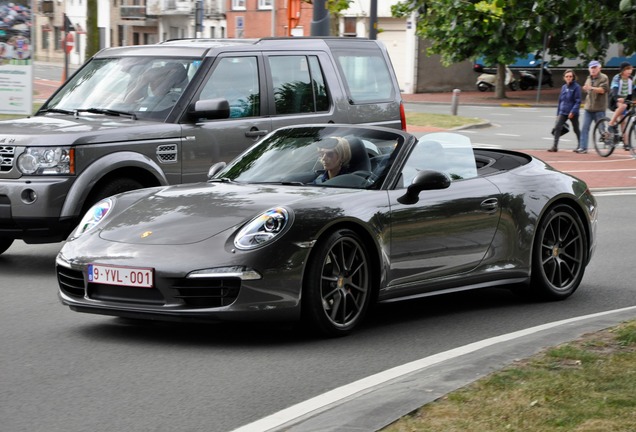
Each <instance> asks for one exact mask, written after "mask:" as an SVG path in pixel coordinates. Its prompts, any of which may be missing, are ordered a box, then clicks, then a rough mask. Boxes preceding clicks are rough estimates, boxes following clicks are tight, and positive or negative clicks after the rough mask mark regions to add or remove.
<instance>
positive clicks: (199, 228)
mask: <svg viewBox="0 0 636 432" xmlns="http://www.w3.org/2000/svg"><path fill="white" fill-rule="evenodd" d="M352 192H355V191H352V190H351V189H346V190H345V189H333V188H329V189H328V188H320V187H302V186H281V185H245V184H234V183H201V184H196V185H180V186H172V187H168V188H164V189H154V190H153V192H152V193H150V194H146V195H144V197H143V198H141V199H138V200H137V201H135V202H133V203H132V204H129V203H128V202H126V200H125V199H124V200H120V199H117V201H116V202H115V208H114V209H113V210H114V211H115V214H114V215H113V216H111V217H109V218H108V219H107V220H106V221H104V225H103V228H102V230H101V232H100V237H101V238H103V239H105V240H109V241H114V242H122V243H130V244H163V245H168V244H172V245H177V244H189V243H196V242H199V241H202V240H205V239H207V238H210V237H212V236H214V235H217V234H219V233H221V232H223V231H226V230H235V229H237V228H238V227H240V226H241V225H243V224H244V223H246V222H248V221H249V220H251V219H252V218H253V217H255V216H257V215H259V214H260V213H261V212H263V211H265V210H267V209H269V208H272V207H277V206H290V205H292V204H294V203H297V202H298V201H300V200H305V201H313V200H315V199H317V198H320V197H324V196H327V195H328V196H329V197H333V196H334V195H338V194H343V193H349V194H350V193H352ZM133 193H134V192H133ZM124 198H125V197H124ZM119 201H122V203H121V205H122V207H123V206H125V210H122V211H119V212H118V205H119V204H118V202H119Z"/></svg>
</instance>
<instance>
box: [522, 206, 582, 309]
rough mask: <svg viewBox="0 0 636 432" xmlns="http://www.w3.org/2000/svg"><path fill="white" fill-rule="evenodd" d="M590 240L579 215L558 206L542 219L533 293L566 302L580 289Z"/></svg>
mask: <svg viewBox="0 0 636 432" xmlns="http://www.w3.org/2000/svg"><path fill="white" fill-rule="evenodd" d="M587 248H588V239H587V237H586V233H585V230H584V228H583V223H582V222H581V219H580V217H579V215H578V214H577V213H576V212H575V211H574V210H573V209H572V208H571V207H569V206H567V205H557V206H555V207H554V208H552V209H550V210H549V211H548V212H547V214H546V215H545V216H544V217H543V218H542V219H541V222H540V223H539V227H538V230H537V234H536V237H535V244H534V251H533V260H532V281H531V286H530V289H531V291H532V292H531V294H532V295H533V296H534V297H538V298H541V299H546V300H562V299H565V298H567V297H569V296H570V295H572V293H574V291H576V289H577V288H578V287H579V285H580V283H581V280H582V279H583V274H584V273H585V266H586V264H587Z"/></svg>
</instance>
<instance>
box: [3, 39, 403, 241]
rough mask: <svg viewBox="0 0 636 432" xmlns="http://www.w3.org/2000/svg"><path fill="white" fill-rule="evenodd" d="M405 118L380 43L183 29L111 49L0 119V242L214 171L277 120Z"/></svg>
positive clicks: (39, 236)
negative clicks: (174, 36)
mask: <svg viewBox="0 0 636 432" xmlns="http://www.w3.org/2000/svg"><path fill="white" fill-rule="evenodd" d="M308 122H310V123H354V124H356V123H364V124H372V125H381V126H387V127H392V128H397V129H400V128H402V129H404V128H405V127H406V125H405V118H404V109H403V106H402V100H401V96H400V90H399V87H398V84H397V80H396V78H395V73H394V71H393V69H392V67H391V63H390V61H389V57H388V55H387V52H386V50H385V48H384V47H383V45H382V44H381V43H380V42H377V41H373V40H366V39H358V38H325V39H320V38H278V39H276V38H270V39H261V40H241V39H232V40H221V41H219V40H204V39H194V40H175V41H167V42H164V43H161V44H156V45H144V46H128V47H121V48H108V49H104V50H102V51H100V52H99V53H98V54H97V55H95V56H94V57H93V58H92V59H90V60H89V61H88V62H87V63H86V64H85V65H83V67H82V68H81V69H80V70H78V71H77V72H76V73H75V74H74V75H73V76H72V77H71V78H70V79H69V80H68V81H67V82H66V83H65V84H64V85H63V86H62V87H61V88H60V89H59V90H58V91H57V92H56V93H54V94H53V95H52V96H51V98H49V100H47V101H46V103H44V105H43V106H42V107H41V108H40V110H39V111H37V113H36V114H35V115H34V116H32V117H30V118H25V119H19V120H11V121H4V122H0V161H1V163H0V253H2V252H4V251H5V250H6V249H7V248H9V246H10V245H11V243H12V242H13V240H14V239H23V240H24V241H25V242H26V243H44V242H56V241H61V240H63V239H64V238H66V237H67V236H68V234H69V233H70V231H71V230H72V228H73V227H75V225H76V224H77V222H78V221H79V218H80V217H81V215H82V214H84V213H85V212H86V210H87V209H88V208H90V207H91V206H92V205H93V204H94V203H95V202H97V201H99V200H101V199H102V198H105V197H107V196H110V195H113V194H115V193H118V192H123V191H126V190H132V189H139V188H142V187H151V186H159V185H168V184H180V183H187V182H194V181H202V180H205V179H206V173H207V170H208V168H209V166H210V165H212V164H214V163H216V162H219V161H225V162H228V161H230V160H231V159H233V158H234V157H236V156H237V155H238V154H240V153H241V152H242V151H243V150H245V149H246V148H247V147H249V146H250V145H252V144H254V143H255V142H257V141H258V140H259V139H261V138H262V137H263V136H264V135H266V134H267V133H268V132H271V131H272V130H274V129H276V128H279V127H282V126H288V125H294V124H302V123H308Z"/></svg>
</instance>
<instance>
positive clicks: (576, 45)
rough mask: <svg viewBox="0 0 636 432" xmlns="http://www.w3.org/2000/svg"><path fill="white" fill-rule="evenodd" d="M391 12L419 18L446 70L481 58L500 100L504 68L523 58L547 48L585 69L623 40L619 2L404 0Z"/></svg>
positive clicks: (421, 33) (419, 26) (419, 28)
mask: <svg viewBox="0 0 636 432" xmlns="http://www.w3.org/2000/svg"><path fill="white" fill-rule="evenodd" d="M623 1H630V0H623ZM391 9H392V13H393V15H394V16H397V17H404V16H407V15H409V14H411V13H412V12H417V13H418V15H419V19H418V20H417V30H416V32H417V34H418V36H421V37H422V38H425V39H427V40H429V41H430V43H431V44H432V45H431V47H430V48H429V50H428V51H429V53H431V54H439V55H441V57H442V62H443V63H444V64H446V65H449V64H451V63H456V62H461V61H464V60H472V59H475V58H477V57H480V56H483V57H484V59H485V61H486V62H487V63H489V64H492V65H497V69H498V73H497V75H498V76H497V86H496V89H497V97H499V98H503V97H505V86H504V79H505V65H507V64H511V63H513V62H514V61H515V59H517V58H519V57H526V56H527V55H528V54H529V53H534V52H541V51H542V50H543V48H544V47H547V48H548V49H549V52H550V54H551V55H552V56H556V57H562V58H566V57H567V58H577V57H578V58H580V59H581V63H584V62H585V61H586V60H587V59H589V58H592V57H594V58H602V57H603V56H604V55H605V52H606V50H607V48H608V46H609V44H610V43H611V42H613V41H619V40H620V39H621V38H619V37H618V36H617V33H618V30H617V28H616V27H617V22H618V21H619V20H620V19H622V16H621V14H620V12H619V10H618V8H617V6H616V3H615V0H513V1H510V0H478V1H474V0H473V1H470V0H405V1H402V2H400V3H398V4H396V5H394V6H392V8H391ZM632 36H633V35H632ZM622 39H626V38H625V37H623V38H622ZM631 39H632V40H634V38H633V37H632V38H631ZM632 43H635V44H636V42H632Z"/></svg>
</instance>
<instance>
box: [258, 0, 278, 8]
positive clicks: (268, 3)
mask: <svg viewBox="0 0 636 432" xmlns="http://www.w3.org/2000/svg"><path fill="white" fill-rule="evenodd" d="M273 3H274V0H258V8H259V9H272V8H273Z"/></svg>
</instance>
